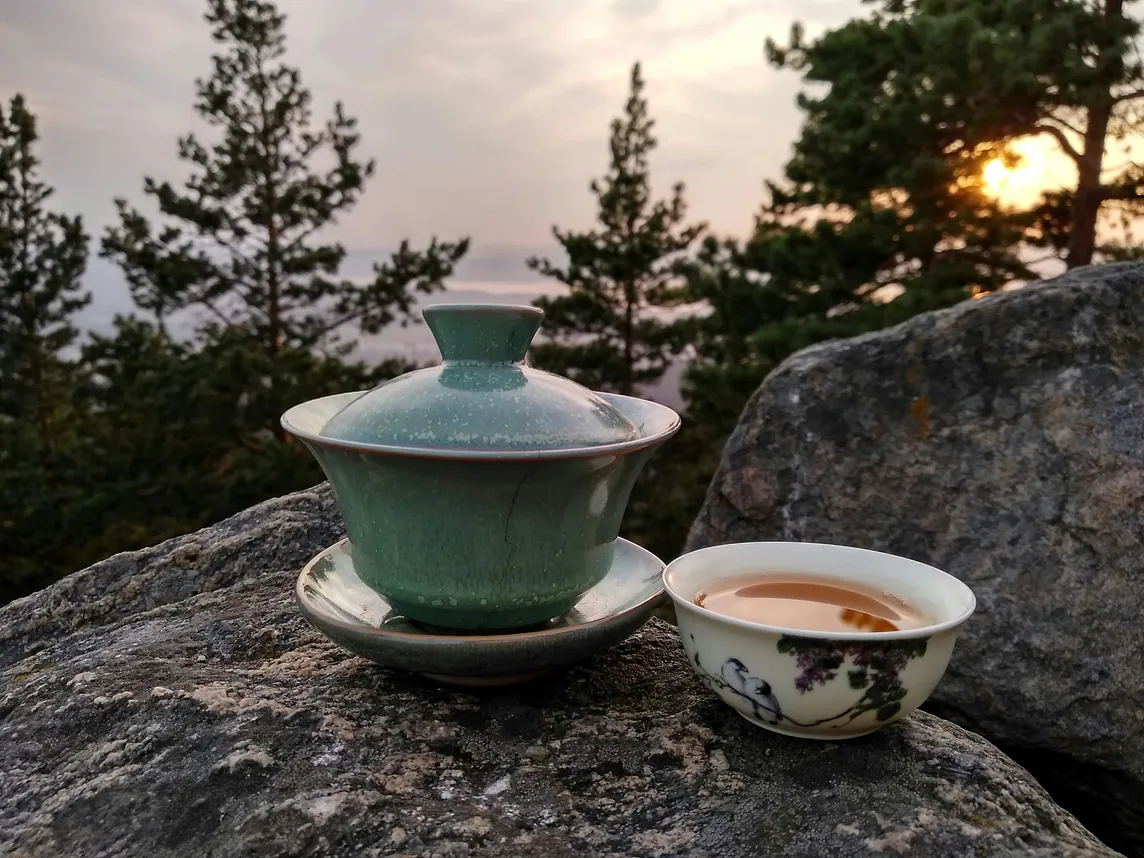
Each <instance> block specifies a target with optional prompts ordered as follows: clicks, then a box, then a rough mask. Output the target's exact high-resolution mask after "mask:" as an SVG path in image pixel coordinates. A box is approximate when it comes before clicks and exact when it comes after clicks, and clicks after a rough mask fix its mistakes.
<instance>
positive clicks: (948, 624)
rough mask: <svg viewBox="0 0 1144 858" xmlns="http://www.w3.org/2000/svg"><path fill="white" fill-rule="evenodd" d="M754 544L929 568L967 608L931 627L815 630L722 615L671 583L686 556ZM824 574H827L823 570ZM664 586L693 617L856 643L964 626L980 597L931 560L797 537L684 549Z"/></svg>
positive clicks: (667, 570)
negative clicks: (838, 551)
mask: <svg viewBox="0 0 1144 858" xmlns="http://www.w3.org/2000/svg"><path fill="white" fill-rule="evenodd" d="M742 545H751V546H758V547H767V546H776V545H798V546H805V547H806V548H808V549H810V548H830V549H843V550H844V551H846V552H853V553H856V554H864V555H867V556H878V557H885V558H887V559H889V560H891V561H893V562H895V563H903V562H904V563H908V564H910V565H911V566H914V567H916V568H918V569H924V570H926V574H929V575H931V576H936V577H938V578H940V579H943V580H946V581H948V582H950V583H951V584H952V586H953V588H954V589H955V590H960V591H962V593H963V594H964V595H965V596H967V597H968V599H967V604H966V607H965V608H964V609H963V610H962V611H961V612H960V613H959V614H958V615H957V616H955V617H954V618H952V619H949V620H945V621H943V622H940V623H931V624H930V625H928V626H919V627H918V628H913V629H902V630H899V631H896V632H828V631H816V630H813V629H799V628H794V627H788V626H776V625H771V624H770V623H756V622H752V621H751V620H743V619H740V618H738V617H732V616H729V615H727V614H720V613H718V612H717V611H712V610H710V609H708V608H702V607H700V606H699V605H696V604H695V603H694V602H693V601H692V600H691V599H689V598H686V597H684V596H682V595H681V594H680V593H679V592H678V591H677V590H676V589H675V587H673V586H672V582H671V575H672V571H673V570H674V569H676V568H678V564H679V563H680V561H682V560H683V559H684V558H694V557H695V556H696V555H700V554H708V553H716V552H718V551H719V550H721V549H722V550H725V549H727V548H730V547H732V546H742ZM823 574H824V575H825V574H827V573H823ZM663 587H664V590H665V591H666V592H667V594H668V596H670V597H671V601H672V602H673V603H674V604H675V606H676V610H679V609H680V608H682V609H683V610H685V611H688V612H690V613H691V614H692V615H693V616H697V617H706V618H709V619H711V620H712V621H714V622H717V623H723V624H726V625H729V626H735V627H737V628H741V629H746V630H748V631H759V632H769V633H771V634H775V635H790V636H792V637H802V638H816V639H819V640H830V641H850V642H855V643H860V642H871V643H872V642H877V641H894V640H916V639H918V638H928V637H932V636H933V635H936V634H939V633H941V632H944V631H948V630H950V629H955V628H957V627H958V626H961V625H963V624H964V623H965V622H966V621H967V620H968V619H969V618H970V617H971V616H972V615H973V612H974V611H975V610H976V609H977V597H976V596H975V595H974V593H973V590H971V589H970V588H969V586H968V585H967V584H966V583H965V582H964V581H962V580H960V579H959V578H956V577H954V576H953V575H950V574H949V573H948V572H943V571H942V570H941V569H938V568H937V567H936V566H931V565H930V564H928V563H922V562H921V561H920V560H913V559H911V558H909V557H903V556H902V555H900V554H890V553H889V552H886V551H874V550H873V549H870V548H858V547H857V546H854V545H842V544H839V543H834V542H799V541H796V540H760V541H744V542H724V543H720V544H719V545H709V546H707V547H706V548H698V549H696V550H694V551H688V552H685V553H683V554H681V555H679V556H678V557H676V558H675V559H674V560H672V561H671V562H670V563H668V564H667V565H666V566H665V567H664V569H663Z"/></svg>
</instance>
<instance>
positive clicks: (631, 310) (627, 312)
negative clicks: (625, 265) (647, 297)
mask: <svg viewBox="0 0 1144 858" xmlns="http://www.w3.org/2000/svg"><path fill="white" fill-rule="evenodd" d="M632 291H633V288H632V287H631V286H625V288H624V379H623V384H622V385H621V388H620V393H622V394H623V395H624V396H631V395H632V394H633V391H634V388H635V383H634V381H633V377H634V376H635V367H634V366H633V365H632V364H633V363H634V362H635V344H634V342H633V340H634V339H635V318H634V317H635V305H634V303H633V301H632V294H631V293H632Z"/></svg>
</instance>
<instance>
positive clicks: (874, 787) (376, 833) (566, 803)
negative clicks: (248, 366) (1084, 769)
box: [0, 488, 1117, 858]
mask: <svg viewBox="0 0 1144 858" xmlns="http://www.w3.org/2000/svg"><path fill="white" fill-rule="evenodd" d="M339 532H340V525H339V524H338V521H337V514H336V511H335V510H334V509H333V508H332V506H331V502H330V496H329V493H328V491H327V490H326V489H324V488H323V489H320V490H316V491H313V492H304V493H301V494H298V495H294V496H292V497H289V498H284V499H281V500H278V501H273V502H270V503H268V504H264V505H262V506H260V507H257V508H255V509H252V510H249V511H248V512H246V513H244V514H243V515H242V516H239V517H237V518H236V519H232V520H231V521H229V522H225V523H223V524H222V525H219V526H218V527H216V528H211V529H208V530H205V531H202V532H200V533H197V534H193V535H191V536H188V537H184V538H181V539H178V540H173V541H171V542H168V543H165V544H164V545H162V546H159V547H157V548H155V549H151V550H149V551H146V552H140V553H137V554H134V555H124V556H121V557H118V558H114V559H113V560H111V561H108V562H106V563H103V564H100V565H99V566H96V567H92V568H91V569H88V570H86V571H84V572H81V573H78V575H76V576H73V577H72V578H70V579H67V580H65V581H63V582H61V583H60V584H58V585H56V586H55V587H53V588H51V589H49V590H46V591H44V592H41V593H38V594H35V595H33V596H31V597H29V598H28V599H25V600H22V601H19V602H15V603H13V604H11V605H9V606H7V607H6V608H4V609H2V610H0V664H4V665H6V666H5V667H3V668H2V669H0V854H3V855H5V856H13V858H48V857H49V856H51V858H57V856H69V858H88V856H91V857H92V858H94V856H100V858H119V857H120V856H132V858H135V856H138V858H144V856H145V858H164V856H196V857H197V856H206V855H210V856H212V858H231V856H233V858H238V856H243V858H257V856H289V855H298V856H303V855H304V856H365V858H368V856H383V855H392V856H397V855H401V856H424V858H429V856H436V858H450V856H458V858H460V856H473V857H474V858H475V856H489V858H518V856H519V858H532V856H535V858H560V857H561V856H589V855H593V856H595V855H600V856H696V858H698V857H699V856H724V858H740V856H803V858H812V856H813V858H821V856H832V858H846V856H859V855H861V856H866V855H869V854H878V853H881V854H903V853H909V854H916V855H925V856H928V858H953V856H965V855H974V856H997V858H1000V856H1007V858H1008V856H1012V858H1017V856H1023V858H1033V856H1037V858H1050V856H1051V858H1058V856H1064V858H1082V856H1084V857H1085V858H1096V856H1102V858H1112V856H1115V855H1116V854H1117V853H1115V852H1114V851H1112V850H1111V849H1109V848H1107V847H1106V846H1104V845H1102V844H1101V843H1100V842H1099V841H1097V840H1096V839H1095V838H1094V837H1093V836H1092V835H1091V834H1090V833H1089V832H1088V831H1087V830H1085V829H1084V828H1083V827H1082V826H1081V825H1080V824H1079V823H1078V822H1077V821H1076V820H1075V819H1074V818H1073V817H1072V816H1071V815H1070V814H1068V813H1067V812H1065V811H1063V810H1061V809H1060V808H1058V807H1057V806H1056V805H1055V804H1054V803H1053V802H1052V800H1051V799H1050V798H1049V797H1048V795H1047V794H1046V793H1045V792H1044V791H1043V790H1042V789H1041V788H1040V787H1039V786H1038V785H1037V783H1036V782H1035V781H1034V780H1033V779H1032V778H1031V777H1030V776H1029V774H1028V773H1027V772H1025V771H1024V770H1023V769H1021V768H1020V767H1018V766H1017V765H1016V764H1014V763H1013V762H1012V761H1011V760H1009V759H1008V758H1006V757H1005V756H1004V755H1002V754H1001V753H1000V752H998V751H997V750H996V749H995V748H993V747H992V746H991V745H989V744H988V743H987V742H985V741H983V740H982V739H980V738H979V737H977V736H975V735H973V734H971V733H968V732H966V731H964V730H962V729H960V728H958V727H955V726H953V725H951V724H949V723H947V722H945V721H942V720H940V719H938V718H936V717H934V716H932V715H927V714H917V715H915V716H913V717H911V718H908V719H906V720H905V721H903V722H902V723H901V724H899V725H895V726H894V727H891V728H889V729H887V730H885V731H883V732H882V733H879V734H875V735H874V736H871V737H868V738H865V739H859V740H854V741H851V742H847V743H843V744H832V743H819V742H811V741H799V740H795V739H787V738H784V737H780V736H775V735H771V734H767V733H764V732H762V731H760V730H758V729H757V728H755V727H752V726H751V725H749V724H747V723H746V722H745V721H743V720H742V719H740V718H739V717H738V716H737V715H735V714H734V713H732V712H731V711H730V710H729V709H728V708H726V707H725V706H724V705H723V704H722V703H721V702H719V701H718V700H717V699H716V698H715V697H714V696H713V695H711V694H710V693H708V692H707V691H706V690H705V689H704V688H703V687H701V686H700V684H699V682H698V680H697V679H696V678H695V677H694V676H693V675H692V673H691V671H690V668H689V667H688V665H687V662H686V661H685V659H684V657H683V656H682V653H681V649H680V647H679V644H678V641H677V639H676V637H675V633H674V631H673V630H672V629H671V628H670V627H669V626H667V625H666V624H663V623H661V622H659V621H653V623H652V624H651V625H649V626H648V627H647V628H646V629H645V630H643V631H642V632H641V633H640V634H639V635H638V636H637V637H636V638H633V639H632V640H630V641H628V642H627V643H625V644H623V645H621V646H620V647H618V648H616V649H615V650H613V651H612V652H610V653H608V654H606V655H604V656H602V657H599V658H597V659H595V660H593V661H591V662H589V663H587V664H585V665H582V666H579V667H576V668H573V669H571V670H569V671H566V672H563V673H561V674H559V675H556V676H553V677H551V678H549V679H545V680H541V681H538V682H536V683H533V684H531V685H527V686H523V687H520V688H517V689H509V690H501V691H491V692H486V693H481V694H470V693H463V692H460V691H456V690H450V689H447V688H442V687H439V686H437V685H435V684H433V683H432V682H430V681H428V680H424V679H420V678H417V677H410V676H405V675H400V674H395V673H390V672H387V671H384V670H381V669H379V668H376V667H374V666H373V665H371V664H369V663H368V662H365V661H363V660H361V659H359V658H356V657H354V656H350V655H347V654H346V653H344V652H342V651H341V650H339V649H338V648H336V647H335V646H334V645H332V644H331V643H329V642H327V641H326V640H325V639H323V638H322V637H320V636H319V635H318V634H317V633H315V632H314V631H313V630H312V629H310V627H309V626H307V625H306V624H305V623H304V622H303V621H302V620H301V619H300V618H299V616H298V614H297V612H296V610H295V608H294V605H293V603H292V599H291V587H292V584H293V580H294V576H295V575H296V574H297V572H298V569H299V567H300V566H301V564H302V563H303V562H304V561H305V559H307V558H308V557H309V556H310V555H312V554H314V553H316V552H317V551H318V550H319V549H320V548H322V547H324V546H325V545H326V544H328V543H329V542H330V541H332V540H334V539H335V538H336V537H337V536H338V535H339ZM77 598H83V599H84V600H85V601H86V605H87V606H86V607H83V606H81V605H79V604H76V603H75V602H74V601H73V600H74V599H77Z"/></svg>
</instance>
